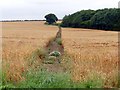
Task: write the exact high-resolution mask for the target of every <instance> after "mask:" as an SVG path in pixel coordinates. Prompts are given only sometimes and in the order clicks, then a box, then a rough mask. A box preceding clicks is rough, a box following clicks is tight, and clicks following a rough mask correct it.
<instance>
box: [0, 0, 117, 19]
mask: <svg viewBox="0 0 120 90" xmlns="http://www.w3.org/2000/svg"><path fill="white" fill-rule="evenodd" d="M118 1H119V0H0V20H11V19H12V20H16V19H17V20H19V19H23V20H24V19H44V16H45V15H46V14H48V13H54V14H56V15H57V17H58V18H59V19H61V18H63V17H64V16H65V15H68V14H71V13H74V12H76V11H80V10H83V9H84V10H86V9H102V8H117V7H118Z"/></svg>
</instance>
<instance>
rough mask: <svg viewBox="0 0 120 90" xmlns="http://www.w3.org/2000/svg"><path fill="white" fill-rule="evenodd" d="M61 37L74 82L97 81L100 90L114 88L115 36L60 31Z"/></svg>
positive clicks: (90, 31) (112, 34) (116, 79)
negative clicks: (101, 82) (71, 62)
mask: <svg viewBox="0 0 120 90" xmlns="http://www.w3.org/2000/svg"><path fill="white" fill-rule="evenodd" d="M62 36H63V37H62V38H63V44H64V49H65V51H67V52H68V53H69V54H70V55H71V56H72V58H73V71H72V75H73V79H74V80H75V81H84V80H86V79H92V78H94V79H95V78H96V77H99V79H100V78H101V79H102V80H103V83H104V87H116V86H117V84H118V32H111V31H101V30H100V31H99V30H89V29H72V28H64V29H63V32H62ZM91 76H92V78H91Z"/></svg>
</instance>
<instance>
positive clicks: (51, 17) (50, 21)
mask: <svg viewBox="0 0 120 90" xmlns="http://www.w3.org/2000/svg"><path fill="white" fill-rule="evenodd" d="M45 18H46V22H47V23H48V24H53V23H55V22H56V21H58V18H57V17H56V15H55V14H48V15H46V16H45Z"/></svg>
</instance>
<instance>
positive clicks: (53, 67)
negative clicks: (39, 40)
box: [43, 27, 65, 72]
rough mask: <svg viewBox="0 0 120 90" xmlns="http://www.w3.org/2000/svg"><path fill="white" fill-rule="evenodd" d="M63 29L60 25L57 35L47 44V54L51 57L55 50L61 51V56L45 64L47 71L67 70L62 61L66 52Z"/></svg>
mask: <svg viewBox="0 0 120 90" xmlns="http://www.w3.org/2000/svg"><path fill="white" fill-rule="evenodd" d="M61 35H62V30H61V27H59V31H58V32H57V34H56V37H55V38H54V39H53V40H50V41H49V43H48V44H47V45H46V50H47V54H48V55H47V56H48V57H49V54H50V53H51V52H53V51H58V52H60V54H61V56H60V57H57V58H56V59H55V61H54V62H53V63H52V64H51V63H47V64H45V63H44V64H43V66H44V68H45V69H46V70H47V71H50V72H65V69H64V68H63V66H62V64H61V63H60V62H61V60H62V59H61V58H62V55H63V54H64V46H63V45H62V39H61Z"/></svg>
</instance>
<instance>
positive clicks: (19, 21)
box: [2, 20, 45, 22]
mask: <svg viewBox="0 0 120 90" xmlns="http://www.w3.org/2000/svg"><path fill="white" fill-rule="evenodd" d="M26 21H45V20H2V22H26Z"/></svg>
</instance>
